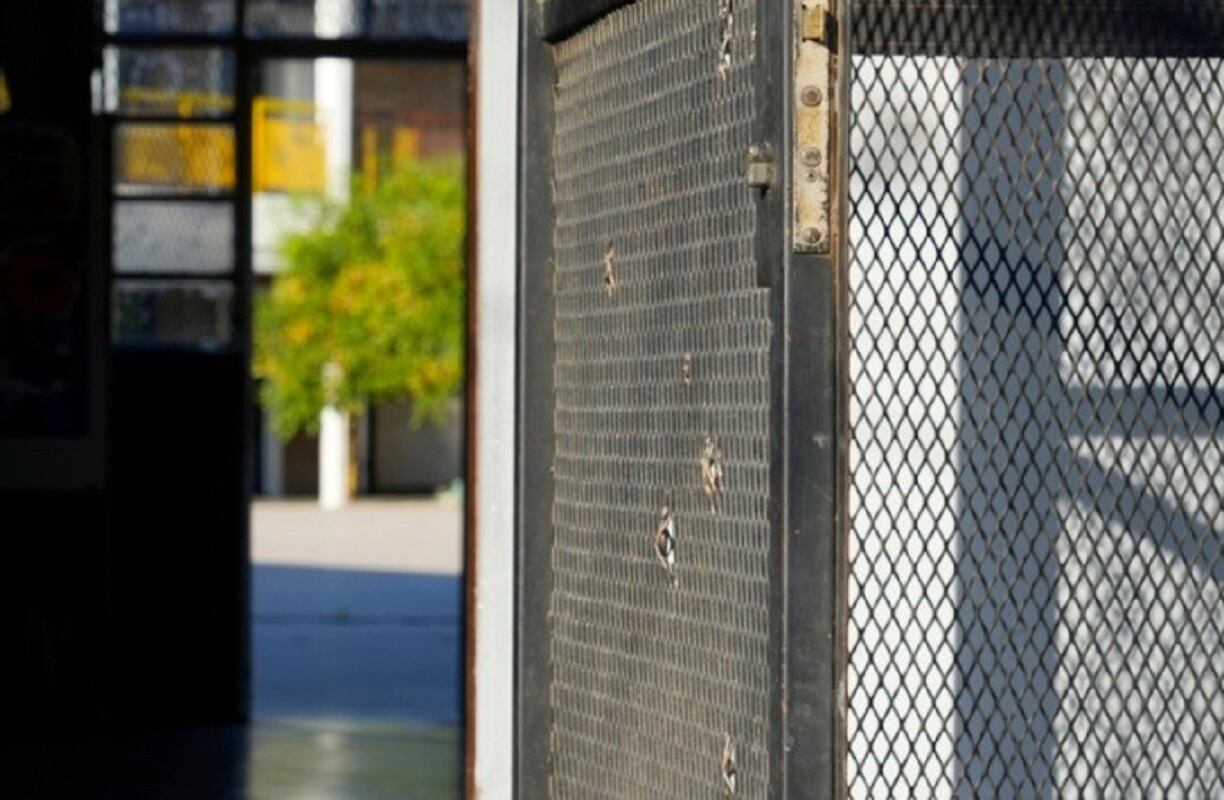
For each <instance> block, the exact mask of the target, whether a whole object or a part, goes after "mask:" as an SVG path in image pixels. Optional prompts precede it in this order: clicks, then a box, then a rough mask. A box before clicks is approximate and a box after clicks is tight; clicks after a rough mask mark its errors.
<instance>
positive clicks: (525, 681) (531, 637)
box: [515, 0, 555, 798]
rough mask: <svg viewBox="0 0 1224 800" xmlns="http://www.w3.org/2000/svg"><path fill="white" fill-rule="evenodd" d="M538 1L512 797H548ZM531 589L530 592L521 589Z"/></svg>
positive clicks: (530, 76) (549, 273)
mask: <svg viewBox="0 0 1224 800" xmlns="http://www.w3.org/2000/svg"><path fill="white" fill-rule="evenodd" d="M541 5H542V4H540V3H538V2H535V0H521V5H520V9H521V17H520V19H521V20H522V22H521V24H520V36H521V40H520V47H521V50H520V53H521V55H520V73H519V125H520V133H519V137H520V138H519V140H520V141H521V142H523V143H525V145H526V146H525V147H523V148H522V149H521V151H520V152H521V153H522V155H521V157H520V160H519V173H518V186H519V189H518V191H519V194H518V215H519V251H518V252H519V259H518V262H519V263H518V266H519V304H520V305H519V331H518V337H517V339H518V347H519V352H518V365H519V368H518V391H517V402H518V415H517V418H518V426H519V427H518V431H517V433H516V436H517V439H516V446H517V450H518V463H517V465H516V466H517V473H518V481H519V484H518V486H519V495H518V514H517V522H518V524H517V544H516V547H517V563H516V569H515V573H516V576H517V587H516V594H517V599H518V614H517V621H516V622H517V624H516V629H515V636H516V640H517V658H516V662H515V666H516V670H517V674H516V697H515V707H516V709H517V710H518V714H517V719H516V730H515V743H516V747H515V763H516V765H517V767H516V775H515V786H516V796H517V797H522V798H537V797H538V798H543V797H548V796H549V794H550V790H549V779H550V775H551V771H552V766H551V750H552V748H551V744H550V730H551V724H552V723H551V711H550V703H549V696H548V691H549V684H550V670H551V667H550V658H549V619H548V604H549V597H550V596H551V594H552V592H551V570H550V568H549V562H550V558H551V551H552V537H553V525H552V505H553V477H552V459H553V452H554V443H553V408H554V398H553V360H554V359H553V356H554V351H555V343H554V341H553V315H554V301H553V269H554V256H553V239H552V235H553V220H554V211H553V201H552V142H553V116H554V109H553V87H554V84H555V76H554V66H553V56H552V52H551V49H550V47H549V45H548V44H547V43H546V42H545V41H544V39H543V38H542V36H541V31H542V22H541ZM528 585H530V591H527V590H526V589H527V587H528Z"/></svg>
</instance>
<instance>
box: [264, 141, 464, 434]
mask: <svg viewBox="0 0 1224 800" xmlns="http://www.w3.org/2000/svg"><path fill="white" fill-rule="evenodd" d="M306 210H307V211H308V212H309V213H313V214H315V215H316V219H317V224H315V225H313V226H312V227H311V228H310V230H308V231H306V232H304V233H299V234H293V235H290V236H288V237H286V239H285V241H284V242H283V245H282V246H283V254H284V261H285V265H286V267H285V269H284V270H283V271H282V272H280V273H279V274H278V275H277V276H276V277H275V278H274V280H273V282H272V286H271V290H270V291H269V292H268V293H267V294H266V295H264V296H263V297H261V298H260V299H259V302H258V303H257V307H256V318H255V358H254V368H255V374H256V376H257V377H259V378H262V379H263V383H262V390H261V400H262V402H263V404H264V405H265V406H267V407H268V408H270V409H271V410H272V415H273V417H274V418H275V420H276V426H277V431H278V433H279V434H280V435H281V436H284V437H289V436H292V435H293V434H294V433H296V432H297V431H299V430H302V429H305V430H308V431H312V432H313V431H315V430H317V427H318V420H319V413H320V412H321V411H322V409H323V407H324V406H325V405H327V404H334V405H336V406H337V407H339V408H341V409H343V410H346V411H349V412H350V413H361V411H362V410H363V409H364V408H365V406H366V405H367V404H370V403H380V402H386V401H391V400H397V399H401V398H404V397H411V398H412V399H413V401H414V408H415V410H416V414H417V419H418V420H420V419H422V418H427V417H435V418H436V417H438V416H440V415H441V413H442V412H443V411H444V410H445V409H446V408H447V406H448V404H449V401H450V400H451V398H453V397H455V396H456V394H457V393H458V392H459V390H460V387H461V385H462V381H463V350H464V346H463V334H464V331H463V322H464V291H465V287H464V211H465V204H464V183H463V168H462V165H461V163H460V162H459V161H458V160H457V159H453V158H447V159H437V160H430V161H408V162H406V163H403V164H402V165H400V166H398V167H397V168H396V169H395V170H394V171H393V172H391V173H390V174H388V175H385V176H383V177H382V178H381V179H380V180H379V182H378V184H377V186H373V187H371V186H365V185H363V184H362V182H361V181H360V180H355V181H354V184H353V191H352V192H351V199H350V200H349V202H347V203H344V204H340V203H335V202H328V201H323V200H318V201H314V202H312V208H310V209H306ZM329 365H334V366H329ZM325 373H326V374H327V375H326V377H325ZM325 383H326V384H327V385H325Z"/></svg>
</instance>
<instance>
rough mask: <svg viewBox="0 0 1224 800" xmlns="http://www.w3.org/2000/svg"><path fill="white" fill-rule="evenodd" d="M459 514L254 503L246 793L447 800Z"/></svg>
mask: <svg viewBox="0 0 1224 800" xmlns="http://www.w3.org/2000/svg"><path fill="white" fill-rule="evenodd" d="M461 516H462V514H461V506H460V504H459V503H458V502H457V501H455V500H451V499H441V500H436V499H419V500H369V501H359V502H357V503H354V504H353V505H352V506H351V507H349V508H347V509H345V510H342V511H333V512H324V511H320V510H319V509H318V507H317V506H316V505H315V504H314V503H313V502H310V501H273V502H258V503H256V504H255V505H254V507H253V509H252V519H251V535H252V547H251V552H252V560H253V573H252V588H253V620H252V622H253V627H252V649H253V675H252V683H253V689H252V700H253V708H252V711H253V715H254V718H255V722H256V724H255V726H254V727H253V729H252V731H251V732H250V758H249V763H248V774H247V776H246V779H247V780H246V783H247V787H248V793H249V796H250V797H252V798H261V799H262V798H265V797H266V798H281V797H293V798H303V799H306V798H370V799H371V800H380V799H381V798H384V797H386V798H391V797H395V798H402V797H414V798H416V797H419V798H451V797H456V796H457V795H458V786H459V775H460V749H461V746H462V745H461V738H462V737H461V735H460V731H459V723H460V719H461V717H460V715H461V685H462V680H461V675H460V670H461V663H462V662H461V658H460V648H461V646H462V630H461V627H460V626H461V618H460V613H461V597H462V588H461V587H462V584H461V581H460V578H459V572H460V569H461V564H462V527H461Z"/></svg>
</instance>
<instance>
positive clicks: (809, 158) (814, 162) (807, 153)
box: [801, 147, 823, 167]
mask: <svg viewBox="0 0 1224 800" xmlns="http://www.w3.org/2000/svg"><path fill="white" fill-rule="evenodd" d="M801 157H802V158H803V163H804V164H807V165H808V166H809V167H818V166H820V162H821V161H822V160H823V157H822V156H821V154H820V151H819V150H817V149H816V148H815V147H805V148H803V153H802V154H801Z"/></svg>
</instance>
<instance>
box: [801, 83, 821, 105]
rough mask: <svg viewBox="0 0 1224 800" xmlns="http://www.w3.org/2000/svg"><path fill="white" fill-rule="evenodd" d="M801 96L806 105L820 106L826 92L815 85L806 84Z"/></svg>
mask: <svg viewBox="0 0 1224 800" xmlns="http://www.w3.org/2000/svg"><path fill="white" fill-rule="evenodd" d="M799 98H800V99H801V100H802V101H803V104H804V105H805V106H818V105H820V103H821V101H823V100H824V94H823V93H822V92H821V91H820V89H818V88H816V87H815V86H804V87H803V91H801V92H800V93H799Z"/></svg>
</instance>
